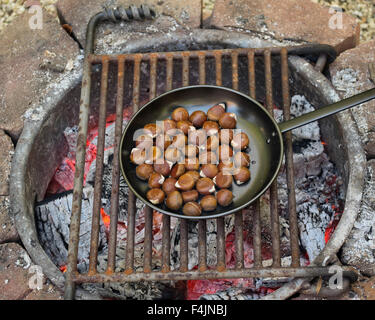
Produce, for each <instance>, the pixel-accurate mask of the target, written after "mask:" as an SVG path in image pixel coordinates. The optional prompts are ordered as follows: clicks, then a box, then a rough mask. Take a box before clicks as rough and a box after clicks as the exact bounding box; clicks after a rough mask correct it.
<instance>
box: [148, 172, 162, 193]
mask: <svg viewBox="0 0 375 320" xmlns="http://www.w3.org/2000/svg"><path fill="white" fill-rule="evenodd" d="M164 181H165V178H164V176H163V175H161V174H160V173H158V172H153V173H151V174H150V177H149V178H148V186H149V187H150V188H151V189H153V188H160V187H161V186H162V184H163V182H164Z"/></svg>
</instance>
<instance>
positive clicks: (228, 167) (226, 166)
mask: <svg viewBox="0 0 375 320" xmlns="http://www.w3.org/2000/svg"><path fill="white" fill-rule="evenodd" d="M217 168H218V169H219V171H223V173H224V174H230V175H231V174H233V169H234V168H233V162H231V161H230V160H225V161H220V163H219V165H218V166H217Z"/></svg>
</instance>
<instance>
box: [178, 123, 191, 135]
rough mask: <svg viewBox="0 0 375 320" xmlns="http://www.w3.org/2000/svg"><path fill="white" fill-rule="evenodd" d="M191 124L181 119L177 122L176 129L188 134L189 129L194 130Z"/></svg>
mask: <svg viewBox="0 0 375 320" xmlns="http://www.w3.org/2000/svg"><path fill="white" fill-rule="evenodd" d="M192 128H194V126H193V124H192V123H191V122H190V121H188V120H182V121H178V122H177V129H178V130H181V131H182V132H183V133H184V134H185V135H187V134H188V132H189V130H194V129H195V128H194V129H192Z"/></svg>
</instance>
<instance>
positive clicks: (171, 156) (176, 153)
mask: <svg viewBox="0 0 375 320" xmlns="http://www.w3.org/2000/svg"><path fill="white" fill-rule="evenodd" d="M164 157H165V159H167V160H168V161H170V162H172V163H175V162H178V161H180V160H181V157H182V153H181V151H180V150H178V149H177V148H173V147H172V146H170V147H168V148H167V150H165V153H164Z"/></svg>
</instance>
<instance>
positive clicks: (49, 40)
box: [0, 11, 79, 139]
mask: <svg viewBox="0 0 375 320" xmlns="http://www.w3.org/2000/svg"><path fill="white" fill-rule="evenodd" d="M33 16H35V14H30V13H29V12H27V11H26V12H25V13H24V14H22V15H20V16H18V17H17V18H16V19H15V20H13V21H12V23H11V24H10V25H9V26H8V27H7V28H6V29H5V30H4V32H3V33H2V35H1V37H0V79H1V85H0V129H2V130H4V131H6V132H7V133H8V134H10V135H11V136H12V137H13V138H14V139H17V138H18V137H19V135H20V133H21V131H22V127H23V118H22V115H23V114H24V112H25V111H26V110H27V109H28V108H30V105H31V104H32V102H33V101H39V95H43V90H45V87H46V86H47V84H48V83H50V82H51V81H53V80H54V79H56V78H57V77H58V76H59V75H61V73H63V72H64V70H65V67H66V66H67V65H68V63H69V62H70V61H71V60H74V58H75V57H76V56H77V55H78V53H79V48H78V45H77V43H76V42H75V41H74V40H73V39H72V38H71V37H70V36H69V35H68V34H67V33H66V32H65V31H64V29H63V28H62V27H61V26H60V24H59V23H58V21H57V19H56V18H54V17H52V16H50V15H49V14H47V12H45V11H43V12H42V25H41V26H42V29H32V28H30V24H31V25H33V24H32V23H33V21H34V20H33V19H34V18H33ZM30 19H31V20H30Z"/></svg>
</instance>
